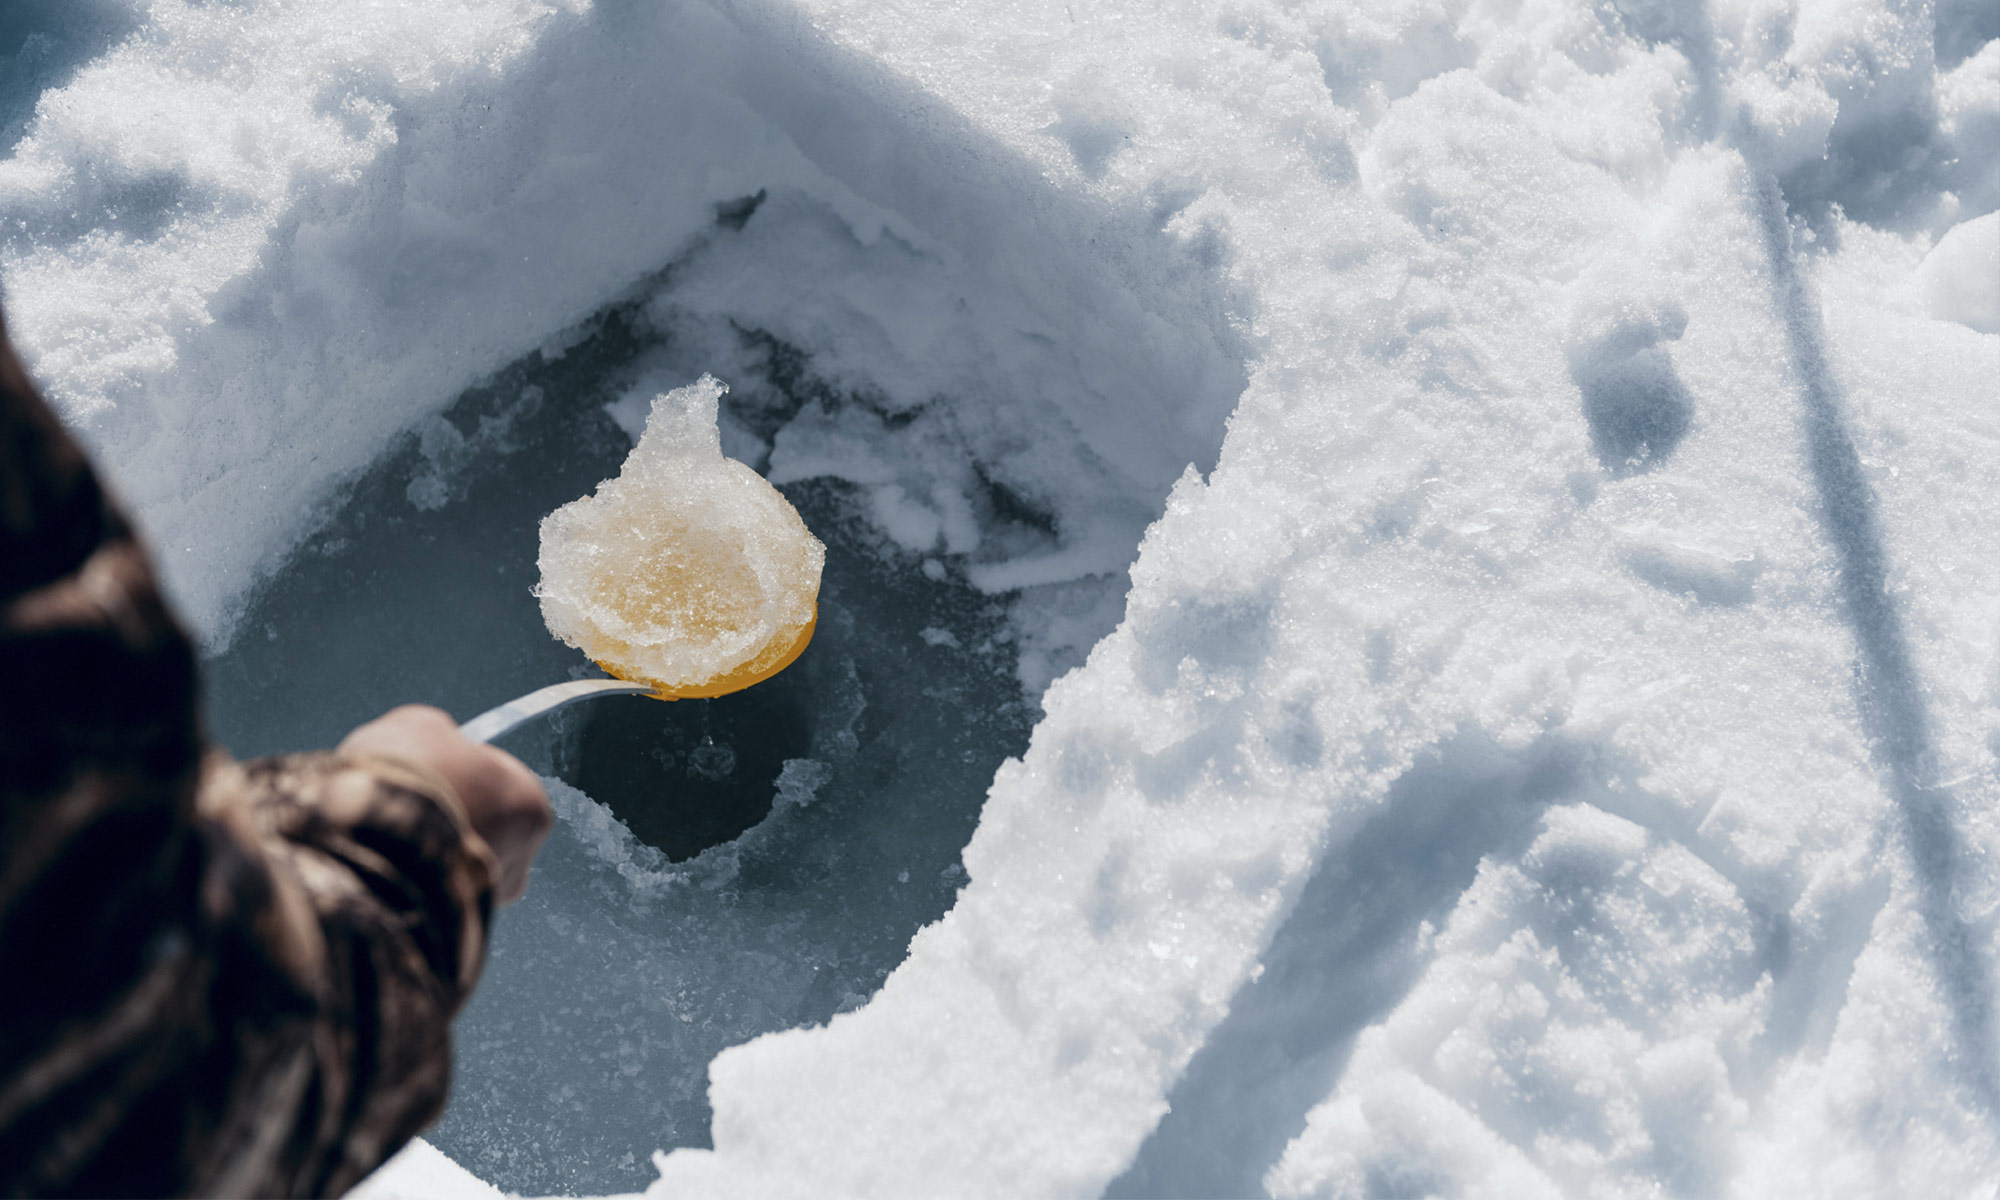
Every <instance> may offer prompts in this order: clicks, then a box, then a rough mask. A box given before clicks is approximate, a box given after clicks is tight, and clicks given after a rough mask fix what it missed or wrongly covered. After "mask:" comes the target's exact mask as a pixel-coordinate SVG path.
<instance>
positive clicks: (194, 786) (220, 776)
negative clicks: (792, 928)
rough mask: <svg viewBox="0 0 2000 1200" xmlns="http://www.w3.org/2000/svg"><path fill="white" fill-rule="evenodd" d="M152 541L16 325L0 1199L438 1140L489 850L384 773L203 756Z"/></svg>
mask: <svg viewBox="0 0 2000 1200" xmlns="http://www.w3.org/2000/svg"><path fill="white" fill-rule="evenodd" d="M195 671H196V660H195V654H194V650H193V647H192V645H191V643H190V642H189V640H188V638H187V636H186V634H185V633H184V632H183V631H182V630H181V629H180V627H179V626H178V624H177V623H176V622H175V621H174V619H173V617H172V614H171V613H170V612H169V611H168V609H167V606H166V605H165V603H164V602H163V600H162V598H161V596H160V594H159V591H158V589H157V587H156V586H155V583H154V579H153V574H152V570H151V567H150V564H149V562H148V560H147V557H146V554H145V552H144V550H143V548H142V547H141V546H140V545H139V543H138V540H137V539H136V537H135V536H134V534H133V532H132V530H131V528H130V527H129V525H128V524H127V523H126V522H125V520H124V519H123V518H122V516H121V515H120V514H119V512H118V510H117V508H116V506H115V505H113V504H112V503H111V502H110V501H109V500H108V499H107V498H106V497H105V495H104V494H103V492H102V490H101V488H100V487H99V485H98V481H97V479H96V477H95V475H94V474H93V473H92V471H91V470H90V467H89V464H88V462H87V461H86V459H85V458H84V455H83V454H82V452H81V450H80V449H79V448H78V447H77V446H76V444H75V442H74V441H73V440H71V439H70V437H69V436H68V435H67V433H66V432H65V431H64V430H63V429H62V426H61V425H60V423H59V422H57V420H56V419H55V417H54V415H53V414H52V413H51V412H50V411H49V409H48V408H47V406H46V405H44V404H43V403H42V401H41V399H40V398H39V397H38V396H37V395H36V394H35V391H34V388H33V387H32V385H31V384H30V383H29V381H28V379H27V377H26V375H25V373H24V372H22V370H21V368H20V364H19V363H18V361H17V360H16V359H15V358H14V355H13V353H12V351H11V350H10V349H9V348H8V346H7V344H6V341H5V337H4V329H0V1195H8V1196H11V1195H168V1194H194V1195H211V1196H223V1195H260V1196H265V1195H268V1196H278V1195H314V1194H332V1193H337V1192H339V1191H341V1190H343V1189H345V1188H346V1187H347V1186H349V1185H351V1184H352V1183H354V1182H355V1181H356V1180H358V1179H359V1178H360V1177H361V1176H362V1175H363V1174H365V1173H366V1172H367V1171H368V1170H370V1169H372V1168H373V1167H374V1166H375V1165H376V1164H377V1163H378V1162H379V1161H381V1160H382V1159H383V1158H385V1157H386V1156H387V1155H388V1154H390V1153H392V1152H393V1151H394V1150H395V1149H396V1148H397V1147H398V1146H400V1145H401V1144H402V1143H403V1142H404V1141H405V1140H406V1139H407V1138H408V1137H409V1136H410V1135H411V1134H412V1133H414V1132H415V1131H416V1130H417V1129H418V1128H420V1127H421V1126H422V1125H423V1124H424V1123H425V1122H427V1121H428V1120H429V1119H431V1118H432V1117H433V1116H434V1115H435V1114H436V1112H437V1111H438V1109H439V1108H440V1106H441V1105H442V1103H443V1098H444V1093H445V1086H446V1081H447V1075H448V1073H449V1069H450V1043H449V1038H448V1033H449V1022H450V1019H451V1016H452V1014H453V1013H454V1012H455V1011H456V1010H457V1008H458V1007H459V1005H460V1004H461V1003H462V1002H463V1001H464V999H465V995H466V992H467V989H468V988H470V986H471V984H472V981H473V978H474V976H475V975H476V974H477V972H478V969H479V964H480V961H481V958H482V955H483V953H484V947H485V936H486V934H485V930H486V922H487V917H488V911H489V906H490V903H491V880H492V878H493V860H492V855H491V851H490V850H488V849H487V847H486V846H485V844H484V843H483V842H482V841H480V839H479V838H478V837H477V836H475V835H473V834H472V833H471V832H470V830H469V829H468V828H467V826H466V822H465V818H464V815H463V813H462V812H461V810H460V808H459V805H458V802H457V799H456V797H455V796H453V795H452V793H451V790H450V789H449V788H448V787H447V786H446V785H445V784H444V783H443V782H442V781H440V780H438V779H436V778H435V777H433V776H430V775H428V774H425V773H423V772H421V771H419V770H417V769H415V768H413V767H410V766H407V765H403V764H399V763H395V762H391V761H388V760H382V759H365V758H343V757H339V756H335V755H306V756H294V757H288V758H280V759H273V760H267V761H263V762H257V763H251V764H247V765H239V764H236V763H233V762H230V761H229V760H228V759H227V758H226V756H223V755H221V754H219V753H216V752H213V751H205V750H204V748H203V742H202V738H201V736H200V728H199V722H198V718H197V713H196V706H195V696H196V683H195Z"/></svg>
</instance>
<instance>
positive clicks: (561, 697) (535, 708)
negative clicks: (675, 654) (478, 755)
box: [458, 679, 653, 742]
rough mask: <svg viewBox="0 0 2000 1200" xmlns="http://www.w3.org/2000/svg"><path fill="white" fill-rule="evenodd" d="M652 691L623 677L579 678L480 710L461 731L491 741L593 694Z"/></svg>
mask: <svg viewBox="0 0 2000 1200" xmlns="http://www.w3.org/2000/svg"><path fill="white" fill-rule="evenodd" d="M652 690H653V688H652V685H650V684H644V683H627V682H625V681H624V680H622V679H576V680H572V681H570V682H569V683H552V684H550V685H549V686H548V687H545V688H540V689H537V690H536V691H532V692H529V693H528V694H527V695H525V696H516V697H515V698H514V699H512V700H509V701H508V702H507V703H505V704H502V705H501V706H500V707H498V708H494V709H488V710H487V711H486V712H483V713H480V714H479V715H478V716H476V717H474V718H472V719H471V720H470V721H467V722H466V723H465V724H463V725H460V726H459V727H458V731H459V732H460V733H462V734H464V735H465V736H466V737H467V738H469V739H471V740H472V741H475V742H490V741H492V740H493V739H494V738H497V737H499V736H500V735H501V734H503V733H506V732H507V731H508V730H510V729H512V728H514V727H515V726H516V725H519V724H521V723H522V722H523V721H528V720H532V719H533V718H535V717H539V716H541V715H542V714H543V713H545V712H554V711H555V710H556V709H558V708H561V707H563V706H564V705H566V704H575V703H576V702H577V701H579V700H588V699H590V698H591V697H592V696H615V695H630V696H643V695H646V694H647V693H649V692H651V691H652Z"/></svg>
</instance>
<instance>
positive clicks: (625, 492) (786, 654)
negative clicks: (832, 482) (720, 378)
mask: <svg viewBox="0 0 2000 1200" xmlns="http://www.w3.org/2000/svg"><path fill="white" fill-rule="evenodd" d="M724 390H725V389H724V388H723V386H722V385H721V384H720V383H718V382H717V381H716V380H715V378H714V377H713V376H708V375H704V376H702V378H701V379H700V380H699V381H698V382H696V383H693V384H690V385H688V386H687V387H684V388H680V389H678V390H676V391H673V392H669V393H666V394H664V395H661V396H659V397H657V398H656V399H654V401H653V407H652V412H651V415H650V416H648V418H647V420H646V427H645V432H644V433H643V434H641V435H640V438H639V444H638V445H636V446H634V447H633V448H632V453H631V455H630V456H629V457H627V458H626V460H625V465H624V467H623V468H621V469H620V471H619V473H618V476H617V478H615V479H607V480H605V481H604V482H603V483H602V484H600V485H598V488H597V491H596V493H595V494H594V495H589V496H584V497H582V498H580V499H577V500H574V501H572V502H571V503H569V504H565V505H564V506H562V507H561V508H559V509H557V510H556V511H554V512H552V513H550V514H549V515H548V516H547V517H545V518H543V520H542V552H541V559H540V566H541V573H542V577H541V582H540V583H538V584H537V585H536V587H535V595H536V596H537V597H539V598H540V599H541V602H542V619H543V620H544V621H546V622H547V623H548V627H549V632H550V633H553V634H555V635H556V636H557V637H558V638H561V639H562V640H563V641H564V642H567V643H568V644H570V645H572V646H575V647H577V648H578V649H580V650H582V651H583V652H584V653H585V654H588V655H589V656H590V657H591V658H592V659H593V660H595V661H596V662H597V663H598V665H600V666H602V667H603V668H604V669H605V670H607V671H609V672H611V673H612V674H613V675H616V676H618V677H619V678H620V679H632V680H637V681H640V682H644V683H650V684H653V685H655V686H657V687H658V688H659V689H660V692H661V694H662V695H667V696H716V695H722V694H724V693H727V692H733V691H736V690H738V689H740V688H744V687H748V686H749V685H750V684H752V683H755V682H757V681H758V680H760V679H763V678H765V677H767V676H769V675H771V674H774V673H775V672H777V671H779V670H781V669H783V668H784V667H785V666H786V665H787V664H789V663H790V662H791V661H792V659H794V658H796V657H798V655H799V652H800V651H801V650H803V649H804V648H805V643H806V641H807V640H808V639H809V638H810V637H811V636H812V626H813V620H814V614H815V612H816V608H815V604H814V600H815V598H816V597H817V596H818V595H819V576H820V570H821V569H822V568H823V567H824V566H825V565H826V547H825V546H823V545H821V544H820V542H819V539H817V538H815V537H813V535H812V534H811V533H810V532H808V531H807V529H806V525H805V522H804V521H803V520H801V519H800V518H799V514H798V510H797V509H795V508H793V507H792V506H791V504H790V502H788V501H787V500H786V499H785V498H784V497H783V496H781V495H779V494H778V490H777V489H776V488H774V487H772V486H771V485H770V484H769V483H766V482H765V481H764V477H763V476H761V475H759V474H757V472H755V471H753V470H751V469H750V468H749V467H746V466H744V465H743V464H742V463H740V462H737V461H735V460H734V459H730V458H725V457H723V454H722V433H721V430H720V428H719V427H718V425H717V423H716V422H717V417H716V413H717V408H716V402H717V401H718V400H720V399H721V398H722V393H723V391H724Z"/></svg>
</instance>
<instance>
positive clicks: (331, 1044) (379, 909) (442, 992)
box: [193, 754, 494, 1196]
mask: <svg viewBox="0 0 2000 1200" xmlns="http://www.w3.org/2000/svg"><path fill="white" fill-rule="evenodd" d="M200 812H201V816H202V817H203V818H204V819H205V820H207V821H209V822H212V823H213V824H214V825H215V826H217V827H219V828H220V829H222V830H224V831H226V835H227V837H228V838H229V840H230V842H231V843H232V846H233V847H238V848H243V853H244V855H245V858H246V859H250V858H254V859H258V860H261V863H260V865H261V867H262V868H263V869H264V871H265V872H266V873H268V876H269V878H270V892H269V893H268V894H265V895H255V896H253V897H251V901H252V902H251V903H250V904H249V905H246V906H244V907H243V908H242V909H235V910H233V911H231V912H230V913H228V914H227V916H226V917H225V918H224V920H225V923H226V924H227V925H228V926H230V927H231V928H239V929H257V930H258V932H257V934H256V937H255V939H254V943H253V944H250V945H246V946H245V947H243V950H244V952H246V953H249V954H253V955H258V956H263V957H265V958H267V959H268V960H270V961H268V962H267V963H266V964H265V965H264V969H265V970H267V971H269V972H270V973H271V974H272V975H273V976H276V975H289V976H292V977H295V978H298V979H300V980H301V981H302V982H303V983H305V984H306V986H307V988H308V989H309V990H310V991H311V992H313V993H314V994H316V996H317V997H318V1002H317V1004H316V1005H315V1009H314V1012H313V1027H312V1028H311V1030H310V1031H309V1034H310V1036H309V1042H310V1045H311V1052H312V1053H311V1059H312V1061H311V1063H310V1065H309V1066H307V1067H305V1068H301V1069H302V1070H303V1071H304V1073H305V1075H306V1077H307V1080H308V1086H307V1087H305V1088H303V1089H301V1090H300V1092H299V1096H298V1099H297V1101H296V1102H294V1103H292V1104H290V1105H271V1104H269V1103H258V1104H254V1105H246V1106H244V1107H243V1109H242V1118H243V1121H244V1125H243V1128H242V1129H241V1130H240V1131H239V1132H238V1133H236V1134H235V1135H234V1136H233V1138H232V1140H233V1141H235V1142H236V1143H237V1144H239V1145H242V1146H244V1147H250V1146H257V1147H263V1146H267V1145H268V1146H271V1147H272V1148H273V1149H272V1151H271V1152H262V1151H257V1152H247V1151H246V1152H224V1153H220V1154H217V1155H215V1156H214V1161H215V1169H216V1170H217V1171H218V1172H219V1173H218V1174H216V1175H214V1176H211V1177H209V1178H207V1179H202V1180H200V1181H199V1183H198V1184H197V1186H195V1187H194V1189H193V1190H194V1191H195V1192H196V1193H197V1194H203V1195H210V1194H217V1195H219V1194H244V1195H260V1196H261V1195H337V1194H339V1193H340V1192H343V1191H345V1190H346V1189H348V1188H349V1187H352V1186H353V1185H354V1184H355V1183H357V1182H359V1181H360V1180H361V1178H362V1177H363V1176H364V1175H366V1174H367V1173H368V1172H369V1171H371V1170H373V1169H374V1168H375V1167H376V1166H377V1165H379V1164H380V1163H381V1162H382V1161H383V1160H384V1159H386V1158H387V1157H388V1156H389V1155H391V1154H393V1153H395V1152H396V1150H398V1149H400V1148H401V1147H402V1146H403V1144H404V1143H405V1142H407V1141H409V1139H410V1138H411V1137H413V1136H414V1135H415V1134H416V1132H417V1131H418V1130H420V1129H422V1128H423V1127H424V1126H425V1125H428V1124H429V1123H430V1122H431V1121H432V1120H434V1119H436V1117H437V1115H438V1113H439V1111H440V1110H442V1108H443V1107H444V1100H445V1094H446V1090H447V1088H448V1086H449V1083H450V1073H451V1054H450V1045H451V1020H452V1017H453V1016H454V1015H455V1014H456V1013H457V1012H458V1009H459V1007H460V1006H461V1005H462V1004H464V1002H465V999H466V997H467V996H468V995H469V994H470V992H471V990H472V985H473V983H474V981H475V980H476V979H477V978H478V975H479V968H480V965H481V963H482V961H483V959H484V955H485V948H486V926H487V921H488V919H489V914H490V906H491V897H492V880H493V878H494V866H493V858H492V852H491V851H490V850H488V849H487V848H486V845H485V843H484V842H482V841H481V840H480V839H479V837H478V836H477V835H476V834H474V833H473V832H472V831H471V829H470V828H469V827H468V826H467V825H466V822H465V818H464V816H463V815H462V813H461V812H460V811H459V807H458V803H457V800H456V799H455V798H454V797H453V796H452V793H451V789H450V788H449V787H448V786H447V785H446V784H445V783H444V782H443V781H442V780H440V779H438V778H437V777H436V776H434V775H431V774H429V773H428V772H425V771H422V770H420V769H418V768H416V767H414V766H411V765H409V764H406V763H402V762H398V761H395V760H391V759H384V758H372V757H363V756H342V755H336V754H295V755H287V756H284V757H280V758H269V759H260V760H258V761H255V762H251V763H245V764H236V763H230V762H228V761H226V760H223V759H221V758H220V756H218V757H217V760H216V761H215V762H214V763H213V764H212V765H211V768H210V770H209V772H208V775H207V778H206V779H205V781H204V785H203V788H202V792H201V799H200ZM259 890H260V891H261V889H259ZM260 908H261V909H263V910H265V911H266V912H270V913H274V914H275V913H278V912H285V913H287V915H288V917H289V919H285V920H277V921H269V920H263V921H260V919H259V913H258V910H259V909H260ZM213 1007H214V1011H215V1014H216V1017H215V1019H216V1023H217V1025H218V1026H219V1027H220V1028H222V1029H225V1030H227V1029H231V1028H235V1029H255V1028H256V1027H257V1025H258V1023H259V1019H260V1015H261V1013H262V1012H263V1011H265V1008H264V1007H263V1006H261V1005H259V1004H255V1003H250V1004H246V1003H241V1002H239V1001H238V1000H237V999H236V997H235V996H234V995H233V994H231V993H229V992H228V991H226V990H219V991H218V992H217V994H216V996H215V997H214V1000H213Z"/></svg>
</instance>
